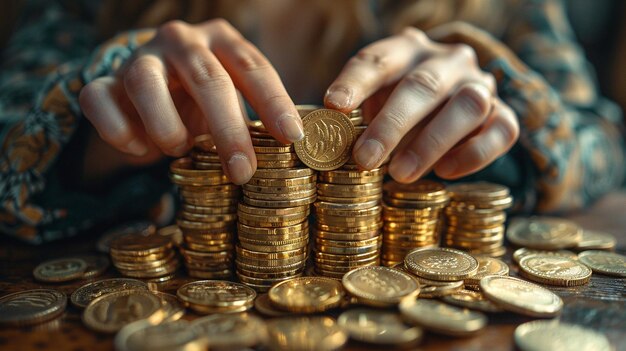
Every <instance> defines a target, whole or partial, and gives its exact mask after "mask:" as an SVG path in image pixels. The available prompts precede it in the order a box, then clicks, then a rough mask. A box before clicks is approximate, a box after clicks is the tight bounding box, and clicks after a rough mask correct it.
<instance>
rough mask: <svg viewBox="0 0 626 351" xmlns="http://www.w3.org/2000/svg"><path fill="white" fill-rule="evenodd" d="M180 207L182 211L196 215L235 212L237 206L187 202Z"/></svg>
mask: <svg viewBox="0 0 626 351" xmlns="http://www.w3.org/2000/svg"><path fill="white" fill-rule="evenodd" d="M182 209H183V211H184V212H187V213H194V214H198V215H221V214H230V213H236V212H237V207H235V206H219V207H209V206H197V205H191V204H187V203H183V204H182Z"/></svg>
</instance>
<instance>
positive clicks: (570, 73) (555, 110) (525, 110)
mask: <svg viewBox="0 0 626 351" xmlns="http://www.w3.org/2000/svg"><path fill="white" fill-rule="evenodd" d="M512 13H514V16H511V24H510V27H509V30H508V34H507V35H505V37H504V41H505V42H506V43H507V45H508V46H507V45H505V44H503V43H502V42H501V41H498V40H497V39H495V38H493V37H492V36H491V35H490V34H488V33H486V32H484V31H482V30H480V29H477V28H475V27H472V26H470V25H467V24H462V23H453V24H450V25H446V26H445V27H443V28H440V29H438V30H436V31H435V32H434V33H435V34H436V36H438V37H440V38H438V39H440V40H443V41H446V42H456V43H465V44H468V45H470V46H472V47H473V48H474V49H475V50H476V52H477V55H478V59H479V62H480V65H481V67H482V68H483V69H484V70H485V71H488V72H491V73H492V74H493V75H494V76H495V78H496V80H497V82H498V94H499V95H500V97H501V98H502V99H503V101H505V102H506V103H507V104H509V105H510V106H511V107H512V108H513V109H514V110H515V112H516V113H517V115H518V118H519V122H520V126H521V134H520V141H519V143H518V145H517V147H516V148H514V149H513V151H512V155H514V156H515V158H516V161H517V162H515V165H513V166H517V167H518V170H519V171H521V172H528V170H529V169H531V171H530V172H528V174H526V175H524V176H523V179H522V183H523V184H522V188H524V189H525V190H523V191H521V192H519V193H518V195H521V196H519V197H518V199H517V200H518V201H519V202H518V204H517V205H518V209H520V208H524V209H527V210H533V211H537V212H542V213H550V212H563V211H569V210H573V209H578V208H581V207H583V206H585V205H587V204H589V203H590V202H591V201H593V200H594V199H596V198H598V197H599V196H601V195H603V194H605V193H607V192H609V191H610V190H612V189H614V188H616V187H618V186H619V185H620V184H621V183H622V181H623V177H624V142H623V134H622V132H623V120H622V115H621V111H620V109H619V108H618V107H617V106H616V105H615V104H613V103H612V102H610V101H608V100H607V99H605V98H603V97H602V96H601V95H600V94H599V93H598V91H597V88H596V84H595V82H594V81H593V78H592V77H593V75H592V71H591V70H590V66H589V64H588V62H587V61H586V59H585V57H584V54H583V52H582V50H581V48H580V47H579V46H578V45H577V44H576V42H575V40H574V37H573V34H572V31H571V29H570V27H569V24H568V22H567V17H566V15H565V12H564V10H563V6H562V3H561V1H558V0H536V1H523V2H521V3H520V4H519V5H518V7H516V8H515V9H514V11H513V12H512ZM510 157H511V155H508V156H507V157H505V159H507V158H510ZM520 165H521V166H520ZM494 166H495V167H498V166H500V167H502V166H503V163H502V162H499V163H498V162H497V163H496V164H495V165H494ZM495 167H490V168H491V171H496V172H498V171H499V172H503V170H497V169H495V170H494V168H495Z"/></svg>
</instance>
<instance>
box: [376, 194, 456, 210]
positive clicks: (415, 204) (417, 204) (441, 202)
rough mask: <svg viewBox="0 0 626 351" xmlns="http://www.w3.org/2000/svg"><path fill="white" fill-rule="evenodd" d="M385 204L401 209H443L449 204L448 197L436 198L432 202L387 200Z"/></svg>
mask: <svg viewBox="0 0 626 351" xmlns="http://www.w3.org/2000/svg"><path fill="white" fill-rule="evenodd" d="M385 203H386V204H387V205H390V206H394V207H400V208H418V209H420V208H428V207H432V208H443V207H444V206H445V205H446V204H447V203H448V198H447V197H440V198H435V199H432V200H406V199H394V198H385Z"/></svg>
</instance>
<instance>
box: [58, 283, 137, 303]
mask: <svg viewBox="0 0 626 351" xmlns="http://www.w3.org/2000/svg"><path fill="white" fill-rule="evenodd" d="M133 289H136V290H148V285H147V284H146V283H144V282H142V281H140V280H136V279H129V278H113V279H105V280H99V281H96V282H93V283H88V284H85V285H83V286H81V287H80V288H78V289H76V290H74V292H73V293H72V295H71V296H70V301H71V302H72V304H73V305H74V306H76V307H79V308H85V307H87V305H89V303H90V302H91V301H93V300H95V299H96V298H98V297H100V296H102V295H106V294H109V293H112V292H116V291H121V290H133Z"/></svg>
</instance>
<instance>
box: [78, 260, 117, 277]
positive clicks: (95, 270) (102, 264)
mask: <svg viewBox="0 0 626 351" xmlns="http://www.w3.org/2000/svg"><path fill="white" fill-rule="evenodd" d="M74 257H76V258H79V259H81V260H83V261H85V263H86V264H87V268H85V273H83V277H82V278H83V279H91V278H95V277H97V276H99V275H102V274H103V273H104V272H106V270H107V269H108V268H109V265H110V264H111V261H110V260H109V258H108V257H107V256H105V255H98V254H82V255H77V256H74Z"/></svg>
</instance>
